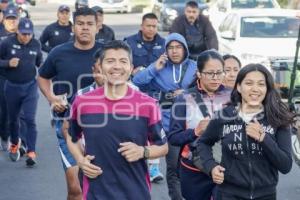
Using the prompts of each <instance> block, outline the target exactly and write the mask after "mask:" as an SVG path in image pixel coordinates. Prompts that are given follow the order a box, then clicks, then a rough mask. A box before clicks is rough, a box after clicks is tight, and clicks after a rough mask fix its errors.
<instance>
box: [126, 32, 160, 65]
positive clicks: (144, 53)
mask: <svg viewBox="0 0 300 200" xmlns="http://www.w3.org/2000/svg"><path fill="white" fill-rule="evenodd" d="M124 41H126V42H127V44H128V45H129V46H130V47H131V49H132V56H133V66H134V67H135V68H136V67H140V66H143V67H148V66H149V65H150V64H151V63H153V62H154V61H156V60H157V59H158V58H159V57H160V55H161V54H163V53H164V52H165V47H164V46H165V39H164V38H162V37H161V36H160V35H159V34H156V35H155V37H154V40H153V41H151V42H145V41H144V40H143V37H142V32H141V31H139V32H138V33H137V34H135V35H132V36H129V37H127V38H124Z"/></svg>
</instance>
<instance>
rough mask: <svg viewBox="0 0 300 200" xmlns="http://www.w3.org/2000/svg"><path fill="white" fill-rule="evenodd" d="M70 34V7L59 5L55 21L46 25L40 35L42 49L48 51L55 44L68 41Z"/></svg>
mask: <svg viewBox="0 0 300 200" xmlns="http://www.w3.org/2000/svg"><path fill="white" fill-rule="evenodd" d="M72 35H73V32H72V23H71V22H70V7H69V6H66V5H61V6H59V8H58V11H57V22H54V23H52V24H50V25H49V26H47V27H46V28H45V30H44V31H43V33H42V35H41V37H40V42H41V44H42V50H43V51H45V52H47V53H49V52H50V51H51V49H53V48H54V47H56V46H57V45H60V44H62V43H65V42H67V41H69V40H70V38H71V36H72Z"/></svg>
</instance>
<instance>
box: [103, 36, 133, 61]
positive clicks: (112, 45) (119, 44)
mask: <svg viewBox="0 0 300 200" xmlns="http://www.w3.org/2000/svg"><path fill="white" fill-rule="evenodd" d="M110 49H114V50H117V49H123V50H125V51H127V53H128V57H129V60H130V62H131V63H132V51H131V48H130V46H129V45H128V44H127V43H126V42H124V41H122V40H113V41H110V42H107V43H105V44H104V45H103V47H102V48H101V51H99V59H100V63H102V62H103V60H104V57H105V52H106V51H108V50H110Z"/></svg>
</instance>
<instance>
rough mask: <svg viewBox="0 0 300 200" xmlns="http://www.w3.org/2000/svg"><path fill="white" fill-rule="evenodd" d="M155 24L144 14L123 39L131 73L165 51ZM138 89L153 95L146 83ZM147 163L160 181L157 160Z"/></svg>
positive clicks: (150, 17) (146, 65) (150, 14)
mask: <svg viewBox="0 0 300 200" xmlns="http://www.w3.org/2000/svg"><path fill="white" fill-rule="evenodd" d="M157 24H158V20H157V16H156V15H155V14H153V13H148V14H145V15H144V16H143V19H142V24H141V29H140V31H139V32H138V33H137V34H135V35H132V36H129V37H127V38H125V39H124V40H125V41H126V42H127V44H128V45H129V46H130V47H131V49H132V55H133V66H134V70H133V72H132V75H135V74H136V73H137V72H139V71H140V70H143V69H144V68H146V67H148V66H149V65H150V64H151V63H152V62H154V61H156V60H157V59H158V58H159V57H160V56H161V55H162V54H163V53H164V52H165V47H164V46H165V39H164V38H162V37H161V36H160V35H159V34H158V33H157ZM140 90H141V91H143V92H146V93H147V94H148V95H150V96H153V93H154V92H155V91H154V88H150V87H148V86H147V85H145V86H140ZM149 164H150V165H149V169H150V179H151V181H152V182H158V181H161V180H162V179H163V175H162V173H161V172H160V171H159V160H151V161H149Z"/></svg>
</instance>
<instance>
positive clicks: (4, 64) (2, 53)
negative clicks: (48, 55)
mask: <svg viewBox="0 0 300 200" xmlns="http://www.w3.org/2000/svg"><path fill="white" fill-rule="evenodd" d="M0 49H1V50H0V67H1V68H4V69H5V71H4V77H5V78H6V79H7V80H9V81H10V82H13V83H18V84H22V83H28V82H30V81H32V80H34V79H35V76H36V71H37V70H36V67H39V66H40V65H41V63H42V59H43V56H42V51H41V44H40V42H39V41H38V40H36V39H34V38H32V39H31V41H30V42H29V43H28V44H25V45H24V44H21V43H20V42H19V41H18V39H17V35H12V36H9V37H8V38H6V39H5V40H3V41H2V42H1V43H0ZM12 58H19V59H20V61H19V64H18V66H17V67H16V68H12V67H9V60H10V59H12Z"/></svg>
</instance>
